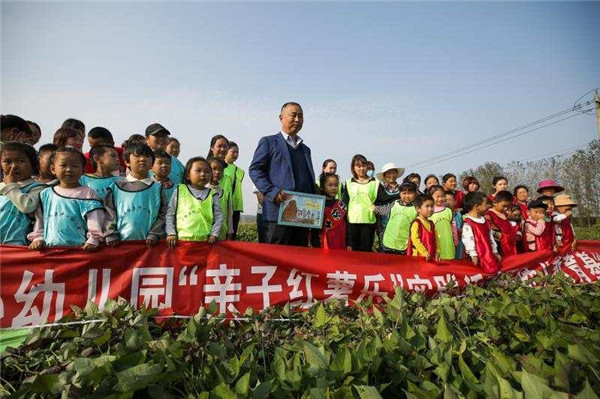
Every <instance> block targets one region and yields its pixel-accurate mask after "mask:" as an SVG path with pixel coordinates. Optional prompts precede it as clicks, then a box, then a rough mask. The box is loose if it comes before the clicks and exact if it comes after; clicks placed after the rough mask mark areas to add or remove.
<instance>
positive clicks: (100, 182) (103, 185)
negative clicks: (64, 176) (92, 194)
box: [79, 174, 121, 199]
mask: <svg viewBox="0 0 600 399" xmlns="http://www.w3.org/2000/svg"><path fill="white" fill-rule="evenodd" d="M119 179H121V177H119V176H108V177H99V176H96V175H88V174H86V175H83V176H81V177H80V178H79V184H81V185H83V186H88V187H89V188H93V189H94V190H95V191H96V192H97V193H98V197H100V198H101V199H102V198H104V197H106V189H107V188H108V187H110V185H111V184H113V183H114V182H116V181H117V180H119Z"/></svg>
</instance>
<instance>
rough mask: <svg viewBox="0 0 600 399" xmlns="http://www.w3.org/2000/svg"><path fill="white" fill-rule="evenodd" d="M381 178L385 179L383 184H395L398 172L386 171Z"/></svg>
mask: <svg viewBox="0 0 600 399" xmlns="http://www.w3.org/2000/svg"><path fill="white" fill-rule="evenodd" d="M383 178H384V179H385V182H386V183H388V184H393V183H396V180H397V179H398V170H397V169H390V170H388V171H387V172H385V173H384V174H383Z"/></svg>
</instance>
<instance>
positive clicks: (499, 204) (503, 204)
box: [494, 201, 510, 213]
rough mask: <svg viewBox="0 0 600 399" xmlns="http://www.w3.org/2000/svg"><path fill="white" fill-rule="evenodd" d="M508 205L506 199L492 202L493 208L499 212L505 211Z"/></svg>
mask: <svg viewBox="0 0 600 399" xmlns="http://www.w3.org/2000/svg"><path fill="white" fill-rule="evenodd" d="M509 206H510V202H508V201H495V202H494V210H495V211H496V212H499V213H506V210H507V209H508V207H509Z"/></svg>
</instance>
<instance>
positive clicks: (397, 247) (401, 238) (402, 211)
mask: <svg viewBox="0 0 600 399" xmlns="http://www.w3.org/2000/svg"><path fill="white" fill-rule="evenodd" d="M416 196H417V185H416V184H414V183H410V182H408V183H402V184H401V185H400V199H399V200H396V201H395V202H393V203H392V204H388V205H384V206H382V207H376V208H375V212H376V213H381V211H383V210H387V211H386V214H387V215H389V218H388V222H387V225H386V227H385V231H384V233H383V240H382V244H383V245H382V246H383V252H386V253H393V254H399V255H406V251H407V248H408V239H409V237H410V226H411V224H412V222H413V220H414V219H415V218H416V217H417V209H416V208H415V206H414V204H413V202H414V200H415V197H416Z"/></svg>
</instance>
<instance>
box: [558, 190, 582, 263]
mask: <svg viewBox="0 0 600 399" xmlns="http://www.w3.org/2000/svg"><path fill="white" fill-rule="evenodd" d="M554 206H555V208H556V212H555V213H556V216H555V217H553V218H552V220H553V221H554V222H555V223H557V224H556V227H557V233H558V231H559V229H560V233H561V235H562V247H561V248H566V247H569V246H570V247H571V248H572V249H573V251H575V250H576V249H577V238H576V237H575V231H574V229H573V224H572V223H571V216H572V215H573V208H575V207H576V206H577V204H576V203H575V201H573V200H572V199H571V196H570V195H567V194H560V195H557V196H556V198H555V199H554Z"/></svg>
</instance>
